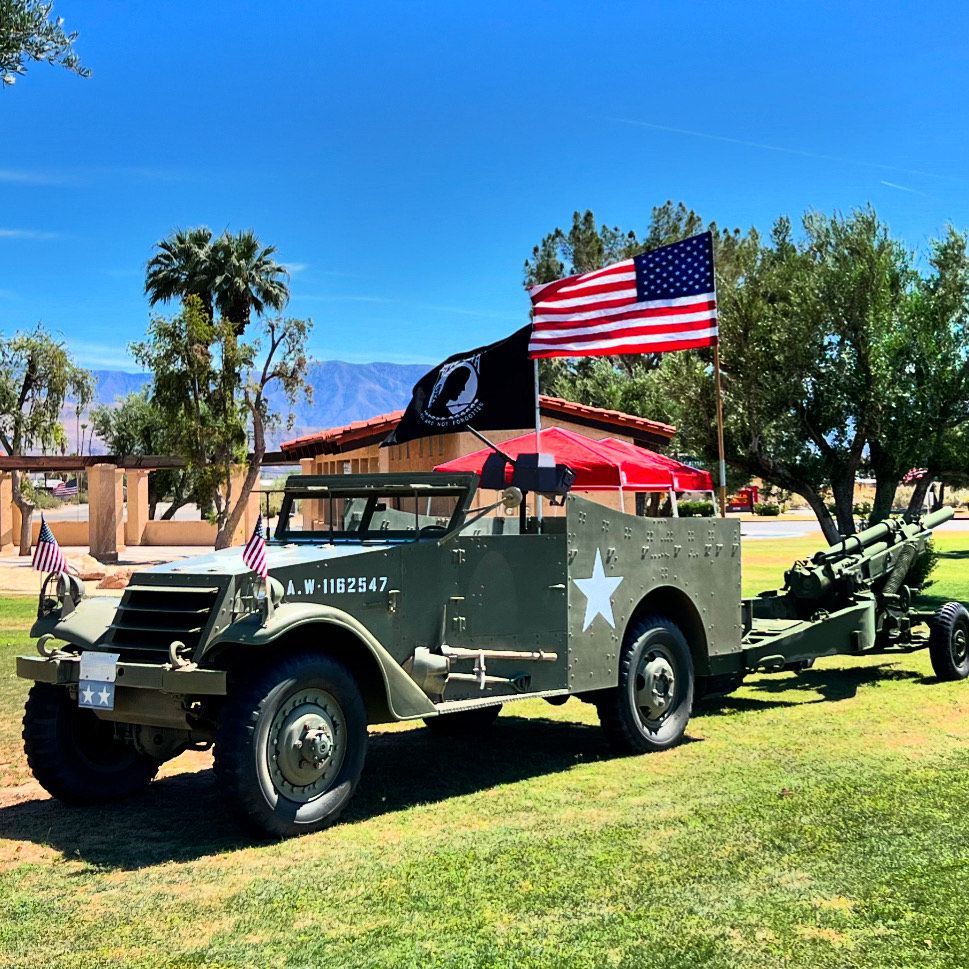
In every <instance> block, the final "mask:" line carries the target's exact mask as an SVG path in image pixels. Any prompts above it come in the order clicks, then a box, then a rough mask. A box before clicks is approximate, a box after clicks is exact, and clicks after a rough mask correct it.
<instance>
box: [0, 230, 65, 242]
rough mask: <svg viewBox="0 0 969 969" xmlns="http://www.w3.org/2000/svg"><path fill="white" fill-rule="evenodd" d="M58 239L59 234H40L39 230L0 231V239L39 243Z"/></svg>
mask: <svg viewBox="0 0 969 969" xmlns="http://www.w3.org/2000/svg"><path fill="white" fill-rule="evenodd" d="M59 238H60V233H59V232H41V231H40V230H39V229H0V239H29V240H31V241H34V242H40V241H43V240H45V239H59Z"/></svg>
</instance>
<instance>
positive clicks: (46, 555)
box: [30, 515, 68, 572]
mask: <svg viewBox="0 0 969 969" xmlns="http://www.w3.org/2000/svg"><path fill="white" fill-rule="evenodd" d="M30 564H31V566H32V567H33V568H35V569H36V570H37V571H38V572H67V571H68V564H67V559H66V558H64V553H63V552H62V551H61V547H60V545H58V544H57V539H56V538H54V533H53V532H52V531H51V530H50V525H48V524H47V522H46V520H45V519H44V516H43V515H41V516H40V534H39V535H38V536H37V547H36V548H35V549H34V557H33V559H32V560H31V563H30Z"/></svg>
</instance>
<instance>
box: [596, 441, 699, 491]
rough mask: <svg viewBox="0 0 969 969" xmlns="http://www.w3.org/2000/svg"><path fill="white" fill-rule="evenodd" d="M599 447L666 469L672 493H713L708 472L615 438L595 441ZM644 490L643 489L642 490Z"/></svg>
mask: <svg viewBox="0 0 969 969" xmlns="http://www.w3.org/2000/svg"><path fill="white" fill-rule="evenodd" d="M596 444H598V445H599V446H600V447H605V446H608V447H610V448H612V449H618V450H619V451H622V452H623V453H625V454H629V455H631V456H632V457H635V458H638V459H639V460H644V459H645V460H647V461H649V462H650V463H651V464H653V465H655V466H656V467H657V468H664V469H666V470H667V471H668V472H669V473H670V476H671V479H672V481H673V490H674V491H713V476H712V475H711V474H710V472H709V471H702V470H700V469H699V468H693V467H690V465H688V464H684V463H683V462H682V461H677V460H675V459H674V458H670V457H667V456H666V455H665V454H657V453H656V452H655V451H650V450H648V449H646V448H642V447H637V446H636V445H635V444H630V443H629V442H628V441H620V440H619V439H618V438H615V437H607V438H605V439H603V440H601V441H596ZM644 490H645V489H644Z"/></svg>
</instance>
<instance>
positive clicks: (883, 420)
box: [869, 228, 969, 520]
mask: <svg viewBox="0 0 969 969" xmlns="http://www.w3.org/2000/svg"><path fill="white" fill-rule="evenodd" d="M967 242H969V240H967V237H966V235H964V234H962V233H959V232H956V231H955V230H954V229H951V228H950V229H949V230H948V231H947V232H946V234H945V235H944V236H943V238H941V239H938V240H935V241H933V242H932V244H931V252H930V256H929V259H928V264H929V271H928V272H927V273H926V274H920V275H919V276H918V278H917V279H916V280H915V281H914V283H913V284H912V286H911V287H910V290H909V292H908V294H907V296H908V298H907V303H906V306H905V312H904V314H903V315H901V316H900V317H899V318H898V319H897V321H896V325H895V326H893V327H891V328H886V330H885V331H884V332H883V333H882V334H880V337H881V339H880V340H879V342H878V349H879V355H880V369H881V371H882V375H883V381H884V389H883V392H882V393H880V394H879V395H878V398H877V402H876V408H875V411H874V420H873V426H872V430H871V433H870V434H869V453H870V462H871V466H872V469H873V471H874V473H875V476H876V480H877V488H876V494H875V502H874V509H873V511H872V520H879V519H881V518H884V517H885V516H886V515H887V514H888V513H889V512H890V511H891V507H892V504H893V501H894V497H895V492H896V489H897V487H898V482H899V480H900V478H901V477H902V475H904V474H905V472H906V471H908V470H909V469H910V468H912V467H924V468H926V469H927V470H928V472H929V473H928V474H927V475H925V476H924V478H923V479H922V480H921V481H919V482H918V484H917V485H916V488H915V491H914V493H913V495H912V499H911V502H910V504H909V507H908V514H909V515H915V514H918V513H919V511H920V510H921V507H922V502H923V500H924V497H925V492H926V490H927V489H928V486H929V484H930V482H931V481H932V480H934V479H935V478H942V480H943V482H945V480H946V478H947V477H948V478H949V480H951V481H952V483H957V482H958V480H959V473H958V470H957V466H958V463H959V461H958V455H959V447H958V442H960V441H961V440H963V438H962V432H963V431H964V429H965V428H966V427H967V425H969V245H967ZM966 460H969V458H967V459H966Z"/></svg>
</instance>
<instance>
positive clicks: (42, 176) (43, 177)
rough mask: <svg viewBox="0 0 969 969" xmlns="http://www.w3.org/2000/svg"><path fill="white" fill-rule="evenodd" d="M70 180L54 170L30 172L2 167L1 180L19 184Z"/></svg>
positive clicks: (55, 182)
mask: <svg viewBox="0 0 969 969" xmlns="http://www.w3.org/2000/svg"><path fill="white" fill-rule="evenodd" d="M69 181H70V179H69V178H67V177H66V176H64V175H57V174H54V173H52V172H29V171H24V170H23V169H16V168H0V182H13V183H15V184H17V185H65V184H67V183H68V182H69Z"/></svg>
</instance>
